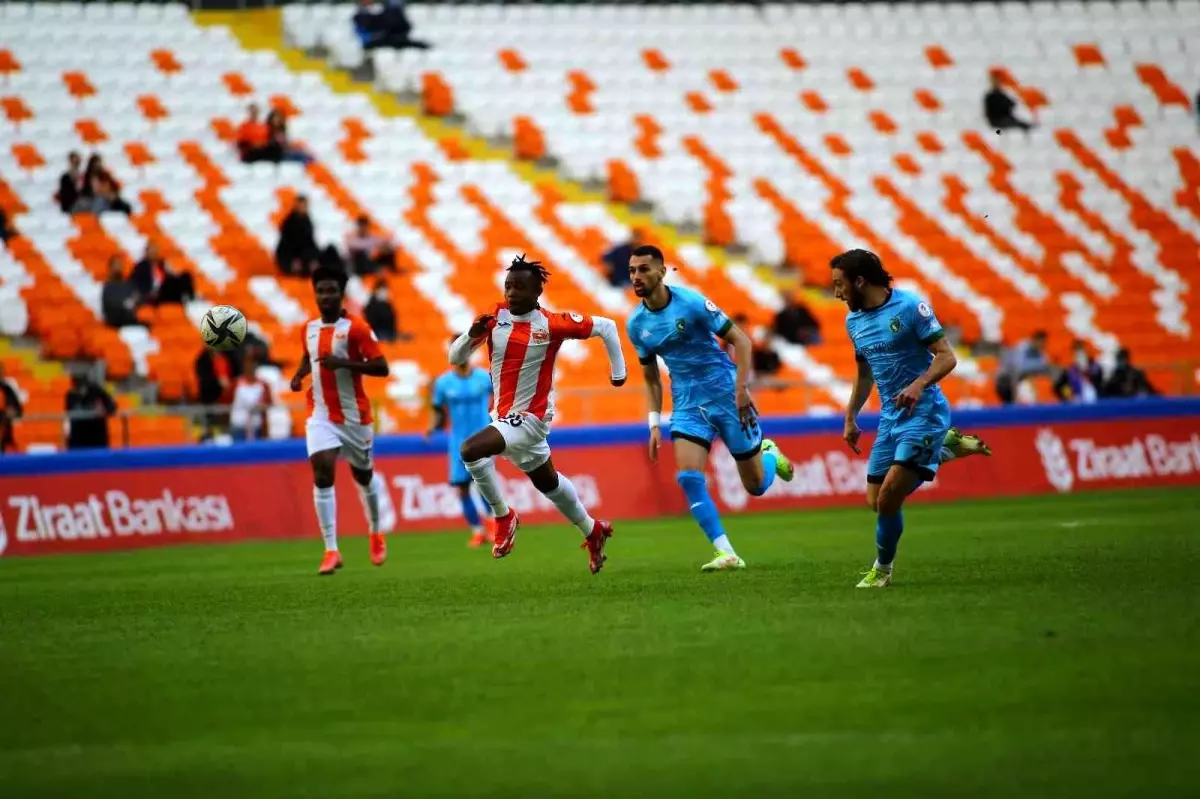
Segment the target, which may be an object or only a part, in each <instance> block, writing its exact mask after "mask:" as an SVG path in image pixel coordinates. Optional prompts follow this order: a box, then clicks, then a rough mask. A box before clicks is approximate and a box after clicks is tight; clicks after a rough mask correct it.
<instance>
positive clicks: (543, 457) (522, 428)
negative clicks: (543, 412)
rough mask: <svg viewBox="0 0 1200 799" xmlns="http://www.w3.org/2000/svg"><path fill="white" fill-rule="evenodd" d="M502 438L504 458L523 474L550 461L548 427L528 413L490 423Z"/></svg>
mask: <svg viewBox="0 0 1200 799" xmlns="http://www.w3.org/2000/svg"><path fill="white" fill-rule="evenodd" d="M491 426H492V427H494V428H496V429H497V430H499V431H500V435H502V436H503V437H504V453H503V455H504V457H505V458H508V460H509V461H511V462H512V465H513V466H516V467H517V468H518V469H520V470H521V471H523V472H527V473H528V472H532V471H533V470H534V469H536V468H537V467H539V466H541V465H542V464H543V463H545V462H546V461H548V460H550V444H549V442H547V441H546V436H548V435H550V425H548V424H546V423H545V422H543V421H542V420H541V419H539V418H537V417H536V416H534V415H532V414H529V413H510V414H508V415H507V416H501V417H500V418H499V419H497V420H496V421H494V422H492V424H491Z"/></svg>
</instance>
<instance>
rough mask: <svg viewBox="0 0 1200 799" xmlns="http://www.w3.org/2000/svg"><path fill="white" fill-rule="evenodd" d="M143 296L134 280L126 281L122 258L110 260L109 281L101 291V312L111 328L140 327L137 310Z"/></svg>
mask: <svg viewBox="0 0 1200 799" xmlns="http://www.w3.org/2000/svg"><path fill="white" fill-rule="evenodd" d="M140 304H141V295H140V294H138V290H137V286H135V285H134V284H133V281H132V280H126V279H125V264H124V262H123V261H122V260H121V256H119V255H114V256H113V257H111V258H109V259H108V279H107V280H105V281H104V286H103V287H102V288H101V289H100V311H101V313H102V314H103V315H104V324H106V325H108V326H109V327H126V326H127V325H138V324H141V322H139V321H138V318H137V309H138V306H139V305H140Z"/></svg>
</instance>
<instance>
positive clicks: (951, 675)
mask: <svg viewBox="0 0 1200 799" xmlns="http://www.w3.org/2000/svg"><path fill="white" fill-rule="evenodd" d="M907 519H908V532H907V533H906V534H905V537H904V540H903V542H902V544H901V549H900V559H899V561H898V570H897V581H896V583H895V585H894V586H893V587H892V588H890V589H887V590H885V591H860V590H855V588H854V583H855V582H856V581H857V579H858V574H859V572H860V571H862V570H863V569H864V568H865V567H866V566H868V565H869V564H870V561H871V559H872V557H873V554H874V546H873V544H874V540H873V523H872V518H871V516H870V515H869V513H868V512H866V511H865V510H862V511H857V510H855V511H836V512H821V513H802V514H786V515H761V516H744V517H739V518H733V519H729V520H728V526H729V532H730V535H731V537H732V539H733V541H734V543H735V544H737V545H738V547H739V549H740V551H741V554H742V555H743V556H744V557H745V558H746V559H747V561H748V562H749V564H750V568H749V569H748V570H747V571H745V572H743V573H734V574H716V575H704V574H701V573H700V571H699V568H698V567H699V565H700V564H701V563H702V562H703V561H704V560H706V559H707V556H709V554H710V553H709V550H708V548H707V546H706V545H705V542H704V540H703V537H702V535H701V534H700V532H699V531H698V530H696V529H695V528H693V526H692V524H691V522H690V521H689V520H685V519H672V520H664V521H658V522H653V523H639V524H624V525H620V526H619V527H618V528H617V533H616V537H615V538H613V540H612V542H611V545H610V555H611V557H610V560H609V563H608V566H607V567H606V568H605V570H604V571H603V572H602V573H601V574H600V575H598V576H596V577H593V576H591V575H590V574H588V570H587V556H586V554H585V553H584V552H583V551H582V550H579V549H577V548H576V547H577V545H578V541H579V539H578V537H577V535H576V534H575V533H574V532H572V531H569V530H568V529H567V528H565V527H563V526H555V527H549V528H542V529H534V528H525V529H523V530H522V531H521V534H520V536H519V538H518V542H517V546H516V549H515V550H514V552H513V554H512V556H511V557H509V558H508V559H507V560H504V561H501V562H494V561H492V559H491V558H490V557H489V556H488V554H486V552H483V551H470V550H467V549H466V548H465V546H464V543H465V535H433V536H428V535H423V536H409V537H401V536H397V537H395V538H393V539H392V544H391V561H390V562H389V563H388V564H387V566H385V567H384V568H382V569H376V568H373V567H372V566H370V565H369V563H368V561H367V555H366V540H365V539H364V538H361V537H355V538H351V539H348V540H346V541H345V542H344V546H343V549H344V550H345V552H346V562H347V565H346V568H345V569H343V570H342V571H341V572H340V573H339V574H338V575H337V576H336V577H333V578H318V577H317V576H316V574H315V573H314V572H315V570H316V567H317V562H318V560H319V556H320V544H319V542H317V541H308V542H297V543H287V544H250V545H240V546H221V547H216V546H213V547H203V546H200V547H178V548H167V549H159V550H154V551H143V552H135V553H128V554H110V555H98V556H85V557H60V558H45V559H27V560H9V561H3V562H0V692H2V694H0V794H3V795H4V796H6V797H13V798H14V799H17V798H18V797H20V798H21V799H26V798H29V797H56V798H61V797H121V798H122V799H128V797H143V796H144V797H184V796H188V797H191V796H196V797H205V799H212V798H213V797H216V798H217V799H233V798H234V797H253V799H270V798H273V797H288V798H289V799H294V798H295V797H339V796H354V797H397V796H512V797H531V796H597V797H599V796H603V797H623V796H684V797H697V796H756V797H757V796H789V797H794V796H808V797H828V796H863V795H871V794H873V793H877V792H882V793H883V795H887V796H891V797H894V796H903V797H922V798H923V799H924V798H925V797H931V796H947V797H949V796H954V797H962V796H968V795H970V796H974V797H978V796H995V797H1005V798H1006V799H1010V798H1011V797H1014V796H1021V797H1031V796H1056V797H1062V796H1089V797H1097V796H1100V797H1108V796H1130V797H1135V796H1136V797H1147V796H1164V797H1170V796H1183V795H1185V794H1190V795H1194V793H1192V792H1193V791H1194V790H1195V785H1196V781H1195V777H1194V768H1193V767H1192V764H1193V763H1194V759H1195V755H1194V752H1193V749H1194V747H1195V745H1196V744H1197V742H1198V741H1200V735H1198V729H1200V725H1198V722H1197V718H1198V717H1200V716H1198V713H1200V587H1198V582H1197V575H1198V574H1200V546H1198V540H1200V491H1196V490H1187V491H1184V490H1180V491H1140V492H1131V493H1116V494H1091V495H1076V496H1070V497H1045V498H1037V499H1025V500H1011V501H991V502H980V503H970V504H954V505H941V506H933V505H925V506H920V505H918V506H914V507H912V508H910V509H909V510H908V512H907Z"/></svg>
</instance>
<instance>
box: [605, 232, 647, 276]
mask: <svg viewBox="0 0 1200 799" xmlns="http://www.w3.org/2000/svg"><path fill="white" fill-rule="evenodd" d="M640 246H642V231H641V230H639V229H638V228H634V229H633V230H631V231H629V241H623V242H621V243H620V244H614V245H613V246H612V247H611V248H610V249H609V251H608V252H606V253H604V255H603V257H602V258H601V260H602V261H604V267H605V271H606V272H607V274H608V282H609V283H611V284H612V285H613V286H616V287H617V288H621V287H622V286H628V285H630V282H629V259H630V257H631V256H632V255H633V251H634V250H635V249H637V248H638V247H640Z"/></svg>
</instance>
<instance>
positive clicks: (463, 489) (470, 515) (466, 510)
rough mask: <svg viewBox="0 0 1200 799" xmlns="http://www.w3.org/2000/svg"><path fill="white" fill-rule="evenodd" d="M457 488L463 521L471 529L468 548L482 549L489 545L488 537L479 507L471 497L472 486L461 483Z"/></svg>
mask: <svg viewBox="0 0 1200 799" xmlns="http://www.w3.org/2000/svg"><path fill="white" fill-rule="evenodd" d="M455 488H457V489H458V499H459V501H460V502H461V503H462V513H463V519H465V520H466V522H467V526H468V527H470V528H471V538H470V540H469V541H467V546H469V547H472V548H474V547H481V546H483V545H484V544H485V543H487V540H488V536H487V533H486V532H485V531H484V527H483V519H482V518H481V517H480V515H479V507H478V506H477V505H476V504H475V497H473V496H471V484H470V483H459V484H458V485H456V486H455Z"/></svg>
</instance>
